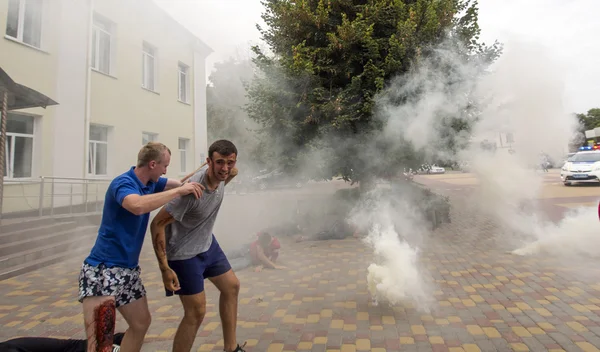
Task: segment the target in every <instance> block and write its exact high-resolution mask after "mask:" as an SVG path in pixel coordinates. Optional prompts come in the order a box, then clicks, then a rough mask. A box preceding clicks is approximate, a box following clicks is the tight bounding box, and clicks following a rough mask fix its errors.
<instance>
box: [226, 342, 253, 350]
mask: <svg viewBox="0 0 600 352" xmlns="http://www.w3.org/2000/svg"><path fill="white" fill-rule="evenodd" d="M246 343H247V342H244V344H243V345H242V347H240V345H239V344H238V345H237V347H236V348H235V350H233V351H231V352H246V350H244V349H243V348H244V347H246ZM223 351H225V350H223Z"/></svg>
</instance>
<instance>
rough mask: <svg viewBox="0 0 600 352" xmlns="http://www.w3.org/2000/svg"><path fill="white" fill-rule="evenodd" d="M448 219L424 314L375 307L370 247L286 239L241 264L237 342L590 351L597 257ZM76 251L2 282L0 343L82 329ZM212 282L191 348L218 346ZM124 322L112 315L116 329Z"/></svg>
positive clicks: (595, 331) (149, 343)
mask: <svg viewBox="0 0 600 352" xmlns="http://www.w3.org/2000/svg"><path fill="white" fill-rule="evenodd" d="M467 214H468V215H467ZM453 218H454V219H455V221H454V223H453V224H451V225H448V226H445V227H443V228H441V229H439V230H438V231H436V232H435V233H434V234H433V235H432V238H431V239H429V240H427V241H425V242H424V248H423V257H422V260H421V263H422V264H423V267H424V268H426V269H427V270H426V271H428V272H429V273H430V275H431V278H432V279H433V280H434V283H435V285H436V287H435V292H434V295H435V298H436V301H437V305H436V308H435V309H434V310H433V311H432V312H431V313H430V314H424V313H422V312H418V311H416V310H415V309H414V308H412V307H411V306H410V305H409V304H405V305H400V306H397V307H394V308H391V307H388V306H386V305H383V304H380V305H379V306H376V307H374V306H372V305H371V300H370V296H369V294H368V293H367V285H366V268H367V266H368V265H369V264H370V263H371V259H372V254H371V253H372V252H371V250H370V249H369V248H368V247H366V246H365V245H364V244H363V243H362V242H361V241H359V240H356V239H347V240H341V241H328V242H304V243H285V242H284V244H283V253H282V258H281V260H282V263H284V264H285V265H287V266H288V269H287V270H284V271H270V270H268V271H264V272H261V273H255V272H253V271H251V270H242V271H240V272H239V273H238V276H239V278H240V280H241V282H242V292H241V297H240V309H239V324H238V336H239V340H240V341H241V342H243V341H247V342H248V345H247V347H248V350H251V351H334V350H335V351H340V350H341V351H369V350H370V351H385V350H387V351H397V350H407V351H479V350H481V351H511V350H515V351H527V350H530V351H554V350H556V351H559V350H565V351H582V350H583V351H597V349H596V348H595V347H594V346H596V347H600V335H599V334H600V317H599V314H600V298H599V293H600V269H599V268H600V265H598V264H600V263H599V262H598V261H597V260H591V259H590V260H589V261H587V263H586V265H584V266H581V265H580V264H572V263H571V264H567V265H565V263H564V262H563V261H558V260H556V259H555V258H546V257H543V256H537V257H517V256H511V255H509V254H506V253H505V252H506V251H505V250H506V249H507V248H502V241H497V240H496V239H494V238H493V236H492V235H493V234H494V233H495V232H497V231H498V229H497V228H496V227H495V226H494V225H493V224H492V223H491V222H489V221H488V220H486V219H483V218H480V217H477V216H475V215H474V214H473V213H471V212H470V210H468V209H466V208H465V207H462V206H455V207H454V209H453ZM148 243H149V241H147V244H148ZM81 259H82V258H73V260H71V261H68V262H65V263H62V264H60V265H54V266H51V267H48V268H46V269H43V270H39V271H36V272H33V273H31V274H28V275H24V276H20V277H17V278H13V279H10V280H6V281H1V282H0V326H2V329H0V340H5V339H7V338H9V337H13V336H58V337H64V338H68V337H77V338H82V337H83V336H84V333H83V328H82V326H83V324H82V316H81V306H80V304H79V303H78V302H76V294H77V289H76V285H77V274H78V271H79V266H80V263H81ZM141 266H142V268H143V270H144V272H143V279H144V282H145V285H146V288H147V290H148V295H149V300H150V310H151V312H152V316H153V323H152V326H151V327H150V331H149V333H148V335H147V339H146V344H145V346H144V349H143V350H144V351H158V350H165V351H166V350H170V349H171V343H172V338H173V335H174V333H175V329H176V327H177V324H178V322H179V319H180V318H181V316H182V309H181V308H180V303H179V300H178V299H177V298H165V297H164V294H163V291H162V283H161V280H160V275H159V272H158V271H157V265H156V263H155V259H154V254H153V252H152V249H151V248H150V247H149V246H146V247H145V250H144V257H143V260H142V263H141ZM583 269H586V270H587V272H586V273H582V272H581V270H583ZM207 287H208V289H207V293H208V313H207V316H206V319H205V322H204V323H203V325H202V327H201V328H200V332H199V334H198V338H197V339H196V343H195V345H194V349H193V350H194V351H196V350H198V351H212V350H214V351H219V350H222V345H223V341H222V333H221V326H220V323H219V317H218V296H217V293H216V290H215V289H214V287H213V286H212V285H211V284H207ZM124 327H125V325H124V323H123V321H121V320H119V322H118V330H123V329H124Z"/></svg>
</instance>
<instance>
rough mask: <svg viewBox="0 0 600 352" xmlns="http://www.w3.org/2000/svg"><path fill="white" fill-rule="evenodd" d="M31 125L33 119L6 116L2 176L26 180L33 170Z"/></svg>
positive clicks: (20, 116) (29, 117)
mask: <svg viewBox="0 0 600 352" xmlns="http://www.w3.org/2000/svg"><path fill="white" fill-rule="evenodd" d="M33 125H34V117H32V116H25V115H16V114H10V113H9V114H8V118H7V119H6V145H5V147H4V148H5V149H4V152H5V154H4V155H6V160H5V165H4V176H5V177H6V178H26V177H31V176H32V169H33V138H34V137H33V129H34V128H33Z"/></svg>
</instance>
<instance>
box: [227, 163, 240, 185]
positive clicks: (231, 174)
mask: <svg viewBox="0 0 600 352" xmlns="http://www.w3.org/2000/svg"><path fill="white" fill-rule="evenodd" d="M237 174H238V169H237V168H235V167H234V168H233V169H231V172H230V173H229V177H227V179H226V180H225V186H227V184H228V183H229V182H231V180H233V178H234V177H236V176H237Z"/></svg>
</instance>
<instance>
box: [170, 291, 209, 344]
mask: <svg viewBox="0 0 600 352" xmlns="http://www.w3.org/2000/svg"><path fill="white" fill-rule="evenodd" d="M179 299H180V300H181V304H183V319H181V322H180V323H179V327H178V328H177V332H176V333H175V339H174V340H173V352H189V351H190V350H191V349H192V345H193V344H194V340H195V339H196V333H197V332H198V329H199V328H200V324H202V320H204V316H205V315H206V294H205V293H204V291H202V292H200V293H197V294H195V295H180V296H179Z"/></svg>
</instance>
